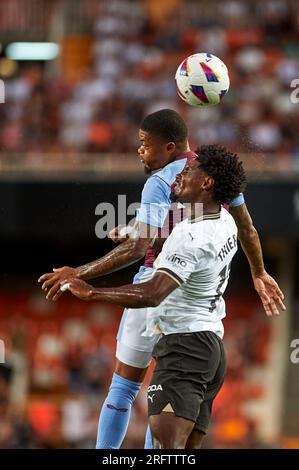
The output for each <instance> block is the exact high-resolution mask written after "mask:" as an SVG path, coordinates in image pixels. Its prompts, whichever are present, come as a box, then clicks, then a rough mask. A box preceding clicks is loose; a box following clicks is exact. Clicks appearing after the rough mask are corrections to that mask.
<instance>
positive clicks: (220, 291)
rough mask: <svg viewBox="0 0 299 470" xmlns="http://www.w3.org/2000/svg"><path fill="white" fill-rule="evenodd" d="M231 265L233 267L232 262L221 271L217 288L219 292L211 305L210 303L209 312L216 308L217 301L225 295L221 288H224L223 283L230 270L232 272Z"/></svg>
mask: <svg viewBox="0 0 299 470" xmlns="http://www.w3.org/2000/svg"><path fill="white" fill-rule="evenodd" d="M230 267H231V262H230V263H229V264H228V265H227V266H224V268H223V269H222V270H221V271H220V273H219V277H220V280H219V284H218V286H217V289H216V293H217V294H216V295H215V297H214V298H213V299H212V300H211V305H210V308H209V312H213V310H215V308H216V302H217V301H218V300H219V299H220V297H221V296H222V295H223V292H222V290H221V288H222V286H223V284H224V283H225V281H226V280H227V279H228V276H229V272H230Z"/></svg>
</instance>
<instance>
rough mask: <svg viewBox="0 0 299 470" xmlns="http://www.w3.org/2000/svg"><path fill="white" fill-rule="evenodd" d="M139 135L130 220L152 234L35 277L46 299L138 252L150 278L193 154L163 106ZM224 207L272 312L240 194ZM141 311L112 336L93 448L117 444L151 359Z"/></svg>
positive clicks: (268, 283)
mask: <svg viewBox="0 0 299 470" xmlns="http://www.w3.org/2000/svg"><path fill="white" fill-rule="evenodd" d="M139 138H140V147H139V149H138V153H139V157H140V160H141V161H142V163H143V164H144V165H145V167H146V168H147V169H148V170H151V171H152V172H153V173H152V175H151V176H150V178H149V179H148V180H147V181H146V183H145V186H144V189H143V192H142V199H141V206H140V210H139V212H138V214H137V217H136V219H137V222H138V224H139V228H140V229H141V228H142V229H143V230H144V231H145V232H146V233H150V234H151V235H152V236H150V237H147V236H140V237H139V238H136V239H130V238H129V239H126V240H125V241H124V242H123V243H121V244H120V245H119V246H118V247H117V248H115V249H114V250H112V251H111V252H110V253H108V254H107V255H105V256H103V257H102V258H100V259H98V260H96V261H93V262H91V263H88V264H86V265H84V266H80V267H78V268H70V267H63V268H59V269H55V270H54V272H52V273H47V274H45V275H43V276H41V278H40V282H42V283H43V289H44V290H45V291H47V298H49V299H53V300H56V299H57V298H58V297H59V296H60V295H61V291H60V283H61V281H63V280H64V279H66V278H67V277H69V276H72V277H78V278H80V279H84V280H88V279H92V278H96V277H98V276H103V275H105V274H108V273H111V272H113V271H116V270H118V269H120V268H123V267H126V266H128V265H130V264H132V263H134V262H136V261H138V260H140V259H142V258H143V257H144V256H146V258H145V262H144V264H143V266H141V268H140V270H139V272H138V273H137V274H136V276H135V278H134V283H136V284H137V283H142V282H145V281H147V280H148V279H150V278H151V277H152V274H153V262H154V260H155V258H156V256H157V254H158V250H157V249H156V247H157V245H158V243H156V244H155V245H154V246H153V247H152V246H151V245H152V241H153V236H154V235H153V234H154V233H155V230H157V229H159V228H161V227H162V225H163V223H164V219H165V218H166V216H167V212H168V209H169V207H170V204H171V201H170V193H171V186H172V184H173V183H174V181H175V177H176V175H177V174H178V173H180V172H181V171H182V170H183V168H184V166H185V165H186V163H187V162H188V161H191V160H192V159H194V158H195V153H194V152H192V151H190V148H189V144H188V140H187V127H186V124H185V122H184V120H183V119H182V118H181V116H180V115H179V114H178V113H176V112H175V111H173V110H169V109H164V110H160V111H157V112H155V113H153V114H150V115H148V116H147V117H146V118H145V119H144V121H143V122H142V124H141V128H140V131H139ZM230 211H231V213H232V215H233V217H234V218H235V220H236V223H237V226H238V231H239V234H238V236H239V240H240V241H241V244H242V248H243V250H244V252H245V253H246V256H247V259H248V261H249V264H250V267H251V272H252V278H253V282H254V284H255V287H256V289H257V291H258V293H259V295H260V297H261V299H262V301H263V304H264V307H265V310H266V312H267V313H268V314H269V315H270V314H277V313H278V310H277V307H276V305H275V298H276V297H277V296H282V293H281V291H280V289H279V287H278V286H277V284H276V282H275V281H274V280H273V279H272V278H271V276H269V275H268V274H267V273H266V271H265V269H264V264H263V256H262V251H261V246H260V242H259V237H258V235H257V232H256V230H255V228H254V226H253V224H252V221H251V218H250V216H249V214H248V211H247V208H246V204H245V203H244V198H243V196H242V194H241V195H237V197H236V198H235V200H234V201H233V202H232V204H231V205H230ZM115 234H116V235H117V234H118V229H116V230H115V231H114V236H115ZM146 314H147V312H146V308H144V309H143V310H142V312H141V311H139V312H138V316H137V317H136V315H135V312H134V309H131V308H129V309H125V310H124V314H123V317H122V320H121V323H120V327H119V332H118V336H117V350H116V366H115V373H114V375H113V378H112V383H111V387H110V389H109V393H108V395H107V398H106V400H105V402H104V405H103V407H102V411H101V416H100V423H99V433H98V438H97V447H98V448H118V447H120V445H121V443H122V441H123V438H124V436H125V433H126V429H127V426H128V422H129V416H130V410H131V407H132V404H133V401H134V399H135V397H136V395H137V393H138V391H139V389H140V387H141V384H142V381H143V378H144V376H145V373H146V370H147V367H148V365H149V363H150V361H151V357H152V350H153V347H154V344H155V341H156V339H155V338H152V337H145V336H142V333H143V332H144V330H145V322H146ZM124 410H125V411H124ZM148 445H149V444H148Z"/></svg>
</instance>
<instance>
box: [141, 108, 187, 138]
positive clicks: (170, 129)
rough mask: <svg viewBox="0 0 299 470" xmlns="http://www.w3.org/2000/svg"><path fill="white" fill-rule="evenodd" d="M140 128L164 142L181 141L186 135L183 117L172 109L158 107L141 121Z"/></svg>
mask: <svg viewBox="0 0 299 470" xmlns="http://www.w3.org/2000/svg"><path fill="white" fill-rule="evenodd" d="M140 129H142V130H143V131H145V132H148V133H149V134H152V135H154V136H156V137H158V138H160V139H162V140H163V141H165V142H166V143H167V142H174V143H175V144H179V143H183V142H186V140H187V137H188V129H187V125H186V123H185V121H184V119H183V118H182V117H181V116H180V115H179V114H178V113H177V112H176V111H174V110H173V109H160V110H159V111H156V112H155V113H152V114H149V115H148V116H146V117H145V118H144V120H143V121H142V123H141V126H140Z"/></svg>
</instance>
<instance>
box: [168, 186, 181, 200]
mask: <svg viewBox="0 0 299 470" xmlns="http://www.w3.org/2000/svg"><path fill="white" fill-rule="evenodd" d="M180 196H181V190H179V189H176V188H174V189H173V190H172V191H171V193H170V200H171V202H180Z"/></svg>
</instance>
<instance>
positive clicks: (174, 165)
mask: <svg viewBox="0 0 299 470" xmlns="http://www.w3.org/2000/svg"><path fill="white" fill-rule="evenodd" d="M186 161H187V158H182V159H181V160H175V161H174V162H171V163H168V165H166V166H164V167H163V168H161V170H158V171H157V172H156V173H154V174H153V175H152V176H151V178H159V179H161V180H162V181H164V182H165V184H167V185H169V186H171V185H172V184H173V182H174V180H175V177H176V175H177V174H179V173H181V171H183V169H184V166H185V165H186Z"/></svg>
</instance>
